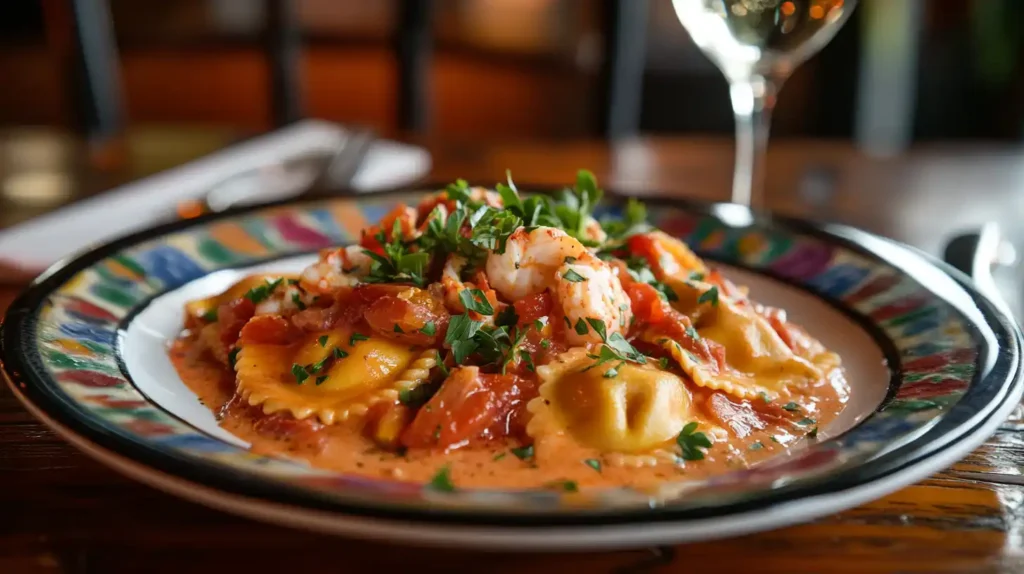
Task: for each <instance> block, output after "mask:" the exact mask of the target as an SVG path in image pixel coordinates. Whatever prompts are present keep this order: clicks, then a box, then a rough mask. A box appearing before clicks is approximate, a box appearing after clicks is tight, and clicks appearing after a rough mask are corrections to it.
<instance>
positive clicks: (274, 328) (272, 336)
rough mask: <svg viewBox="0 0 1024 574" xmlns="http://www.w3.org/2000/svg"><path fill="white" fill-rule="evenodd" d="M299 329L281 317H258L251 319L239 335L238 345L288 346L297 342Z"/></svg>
mask: <svg viewBox="0 0 1024 574" xmlns="http://www.w3.org/2000/svg"><path fill="white" fill-rule="evenodd" d="M298 334H299V331H298V329H296V328H295V327H293V326H292V324H291V323H290V322H289V321H288V319H285V318H284V317H282V316H281V315H258V316H256V317H253V318H252V319H249V322H248V323H246V324H245V326H244V327H242V331H241V332H240V333H239V335H238V343H239V344H240V345H245V344H251V343H256V344H265V345H287V344H288V343H290V342H292V341H293V340H295V337H296V336H297V335H298Z"/></svg>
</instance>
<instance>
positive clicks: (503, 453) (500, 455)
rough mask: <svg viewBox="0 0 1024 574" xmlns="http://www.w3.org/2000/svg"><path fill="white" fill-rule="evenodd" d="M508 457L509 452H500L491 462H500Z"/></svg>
mask: <svg viewBox="0 0 1024 574" xmlns="http://www.w3.org/2000/svg"><path fill="white" fill-rule="evenodd" d="M506 455H508V453H507V452H499V453H498V454H496V455H494V458H492V459H491V460H493V461H494V462H498V461H499V460H501V459H503V458H505V456H506Z"/></svg>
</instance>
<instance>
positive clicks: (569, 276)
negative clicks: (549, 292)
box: [562, 269, 587, 283]
mask: <svg viewBox="0 0 1024 574" xmlns="http://www.w3.org/2000/svg"><path fill="white" fill-rule="evenodd" d="M562 279H565V280H566V281H568V282H570V283H579V282H581V281H586V280H587V278H586V277H584V276H582V275H580V274H579V273H577V272H576V270H575V269H569V270H568V271H566V272H565V273H563V274H562Z"/></svg>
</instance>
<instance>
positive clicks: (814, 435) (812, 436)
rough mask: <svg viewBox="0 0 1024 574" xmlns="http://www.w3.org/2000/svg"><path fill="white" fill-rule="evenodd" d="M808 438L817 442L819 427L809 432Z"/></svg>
mask: <svg viewBox="0 0 1024 574" xmlns="http://www.w3.org/2000/svg"><path fill="white" fill-rule="evenodd" d="M807 438H809V439H811V440H816V439H817V438H818V427H814V428H812V429H811V430H810V431H808V432H807Z"/></svg>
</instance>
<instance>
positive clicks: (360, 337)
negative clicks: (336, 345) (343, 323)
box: [348, 333, 370, 347]
mask: <svg viewBox="0 0 1024 574" xmlns="http://www.w3.org/2000/svg"><path fill="white" fill-rule="evenodd" d="M369 340H370V338H369V337H367V336H366V335H364V334H362V333H352V336H351V337H349V338H348V346H349V347H355V346H356V343H358V342H359V341H369Z"/></svg>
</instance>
